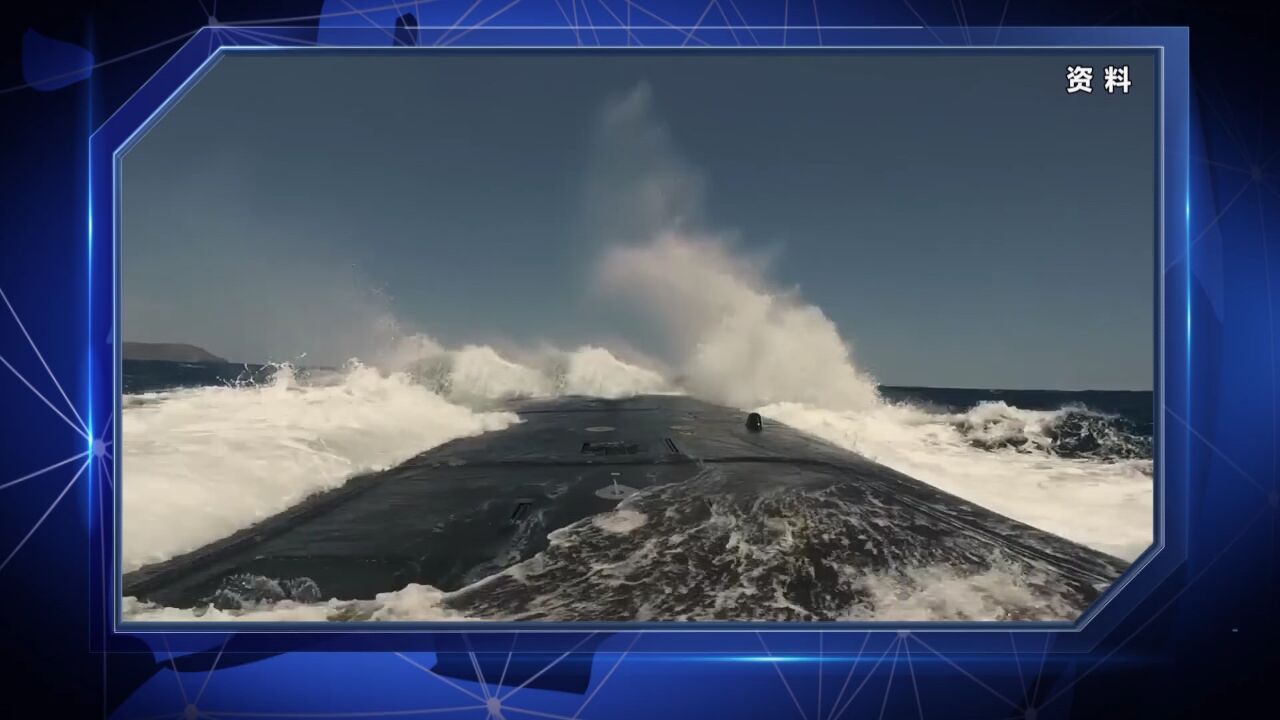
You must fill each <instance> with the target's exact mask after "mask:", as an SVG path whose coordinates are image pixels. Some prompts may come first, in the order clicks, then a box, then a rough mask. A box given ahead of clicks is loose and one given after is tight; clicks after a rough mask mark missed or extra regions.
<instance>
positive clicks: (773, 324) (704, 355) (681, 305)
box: [599, 232, 879, 410]
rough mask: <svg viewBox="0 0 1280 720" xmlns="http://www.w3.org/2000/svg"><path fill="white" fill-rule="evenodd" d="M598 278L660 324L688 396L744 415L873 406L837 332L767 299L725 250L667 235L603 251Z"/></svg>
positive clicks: (780, 298) (792, 306)
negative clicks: (794, 407) (792, 407)
mask: <svg viewBox="0 0 1280 720" xmlns="http://www.w3.org/2000/svg"><path fill="white" fill-rule="evenodd" d="M599 273H600V279H601V281H602V282H603V283H605V284H606V285H607V286H608V287H610V288H612V289H613V290H615V291H616V292H619V293H623V294H625V295H626V296H627V297H628V298H631V299H634V300H636V301H637V302H638V303H639V304H640V307H641V308H642V309H643V310H645V311H647V312H649V313H652V314H653V315H655V316H656V317H657V319H658V320H659V322H660V323H661V324H662V326H663V328H664V330H665V332H666V333H667V334H668V336H669V338H670V339H671V340H672V341H674V344H675V346H676V347H677V348H678V352H679V353H680V357H681V361H680V369H681V371H682V373H683V377H684V384H685V386H686V388H687V389H688V390H689V391H690V392H691V393H692V394H694V395H697V396H699V397H703V398H706V399H708V400H712V401H715V402H721V403H726V404H729V405H733V406H736V407H743V408H748V407H756V406H759V405H763V404H768V403H772V402H779V401H783V400H789V401H792V402H803V403H808V404H811V405H816V406H820V407H826V408H831V409H842V410H857V409H863V408H870V407H874V406H875V405H877V404H878V402H879V395H878V393H877V391H876V388H875V383H874V382H873V381H872V380H871V378H869V377H868V376H866V375H865V374H863V373H862V372H860V371H859V370H858V369H857V368H856V367H854V364H853V362H852V360H851V358H850V352H849V348H848V347H847V346H846V345H845V343H844V341H843V340H842V339H841V338H840V334H839V332H838V331H837V329H836V326H835V324H834V323H832V322H831V320H829V319H828V318H827V317H826V316H825V315H824V314H823V313H822V311H821V310H820V309H818V308H817V307H814V306H812V305H806V304H804V303H803V302H801V301H800V300H798V299H797V298H796V297H794V295H792V294H787V293H781V292H778V291H775V290H772V289H770V288H769V287H768V286H767V285H765V283H764V281H763V280H762V279H761V277H760V276H759V275H758V273H757V272H756V271H755V269H754V268H752V267H751V266H750V265H749V264H748V263H745V262H744V261H742V260H740V259H738V258H735V257H733V256H732V255H731V254H730V253H729V251H728V248H727V247H726V246H725V245H724V243H723V242H721V241H718V240H716V239H714V238H710V237H699V236H694V235H688V234H680V233H675V232H667V233H664V234H662V235H660V236H658V237H657V238H656V239H654V240H653V241H651V242H649V243H647V244H643V245H635V246H624V247H617V248H613V249H612V250H610V251H608V252H607V253H606V254H605V256H604V258H603V261H602V262H601V265H600V268H599Z"/></svg>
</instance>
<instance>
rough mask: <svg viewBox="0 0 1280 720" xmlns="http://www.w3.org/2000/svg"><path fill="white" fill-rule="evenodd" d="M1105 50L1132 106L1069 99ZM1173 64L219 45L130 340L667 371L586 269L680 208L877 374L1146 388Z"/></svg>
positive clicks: (183, 118) (126, 279) (154, 181)
mask: <svg viewBox="0 0 1280 720" xmlns="http://www.w3.org/2000/svg"><path fill="white" fill-rule="evenodd" d="M1082 61H1087V62H1088V63H1089V64H1092V65H1094V66H1097V67H1099V68H1101V67H1103V66H1105V65H1107V64H1111V63H1116V64H1119V63H1122V62H1123V63H1124V64H1129V65H1130V66H1131V78H1132V79H1133V81H1134V84H1133V88H1132V90H1131V92H1130V94H1128V95H1118V94H1117V95H1108V94H1107V93H1105V92H1102V91H1101V89H1100V88H1099V89H1096V90H1095V92H1094V93H1093V94H1092V95H1090V96H1081V95H1079V94H1076V95H1068V94H1067V93H1066V92H1065V90H1064V88H1065V81H1064V70H1065V66H1066V65H1068V64H1075V63H1077V62H1082ZM1151 73H1152V69H1151V66H1150V61H1149V60H1147V59H1144V58H1140V57H1130V58H1123V57H1118V56H1103V55H1098V56H1088V55H1044V54H1037V55H1029V56H1028V55H1023V56H1002V57H997V56H994V55H989V54H981V53H972V54H961V55H949V56H941V55H935V56H931V57H919V56H917V57H911V56H907V55H902V54H898V55H879V56H865V55H864V56H841V55H789V56H772V57H768V56H763V55H737V54H727V53H720V54H717V53H696V54H686V55H673V54H664V53H638V54H629V55H628V54H613V55H607V56H601V55H596V56H590V55H585V54H575V53H545V54H541V55H537V56H534V57H530V56H527V55H526V56H520V55H514V54H502V55H488V56H484V55H475V54H452V55H434V56H431V55H416V56H406V55H397V56H395V57H391V56H388V55H376V56H364V57H351V56H348V57H322V56H302V55H292V56H286V55H272V56H265V57H262V56H259V57H243V56H240V57H231V58H226V59H223V60H222V61H221V62H220V64H219V65H218V66H217V67H216V68H214V69H213V71H212V72H211V73H210V74H209V75H208V76H207V77H205V78H204V79H203V80H202V81H201V82H200V83H199V84H198V85H197V86H196V87H194V88H193V89H192V90H191V92H190V93H188V95H187V96H185V97H184V98H183V99H182V100H181V101H180V102H179V103H178V104H177V105H176V107H175V108H174V109H173V110H172V111H171V112H170V113H169V114H168V115H166V116H165V117H164V118H163V119H162V120H161V122H160V123H159V124H158V125H157V127H155V128H154V129H152V130H151V131H150V132H149V133H148V134H147V136H146V137H145V138H143V140H142V141H141V142H140V143H139V145H138V146H137V147H136V148H135V149H133V150H132V151H131V152H130V153H129V154H128V155H127V156H126V157H125V158H124V161H123V166H122V168H123V169H122V201H121V209H122V219H121V226H122V239H121V261H122V278H123V288H122V294H123V306H122V309H123V315H124V327H123V330H124V333H123V335H124V338H125V339H127V340H149V341H172V342H191V343H195V344H198V345H202V346H204V347H206V348H208V349H209V350H211V351H213V352H215V353H217V354H219V355H222V356H224V357H228V358H230V359H233V360H238V361H239V360H243V361H261V360H267V359H273V360H280V359H287V358H291V357H296V356H298V355H300V354H302V353H307V356H308V357H310V358H312V359H313V360H315V361H318V362H338V361H340V360H341V359H343V358H345V357H347V356H349V355H351V354H359V353H362V352H365V351H366V348H365V347H364V346H365V345H367V344H368V343H369V342H371V338H372V337H374V336H375V335H376V333H371V332H370V329H369V328H370V326H371V325H373V324H376V323H385V322H386V321H387V319H388V318H395V321H396V323H398V324H399V325H400V326H401V327H404V328H409V329H416V330H419V331H423V332H426V333H429V334H430V335H431V336H433V337H435V338H438V339H440V340H441V341H443V342H446V343H449V344H458V343H463V342H490V343H498V344H501V343H504V342H507V343H516V344H523V345H530V344H535V343H539V342H549V343H552V344H556V345H560V346H571V345H574V344H577V343H581V342H587V341H607V342H611V343H615V344H617V343H625V344H627V345H629V346H631V347H634V348H637V349H639V350H641V351H643V352H645V353H648V354H653V355H655V356H661V355H662V354H663V351H664V348H663V345H662V341H661V337H660V333H658V332H657V331H656V330H655V328H654V327H653V326H652V324H651V323H648V322H646V321H645V318H644V317H643V313H638V312H636V311H635V308H631V307H628V306H627V302H626V301H625V300H624V299H619V298H616V297H609V296H608V293H607V292H606V293H603V294H602V292H601V288H600V287H598V283H595V282H593V280H592V277H593V271H592V268H593V266H594V264H595V263H596V262H597V261H598V259H599V256H600V254H601V252H602V251H603V250H604V249H605V248H608V247H610V246H611V245H614V244H617V243H622V242H631V243H634V242H643V241H645V239H646V235H647V234H649V233H651V232H652V231H653V230H654V227H653V226H654V225H655V223H661V222H665V221H667V220H670V218H671V216H673V215H678V216H680V218H681V219H682V221H684V222H687V223H688V224H689V225H691V226H696V227H697V228H698V229H699V230H700V231H702V232H706V233H709V234H714V235H715V236H717V237H720V238H722V239H723V240H724V242H726V243H728V244H729V245H731V246H732V247H733V248H734V249H735V252H736V253H740V254H742V255H744V256H750V257H754V258H756V259H758V260H761V261H762V262H765V263H766V268H765V274H766V275H767V277H768V280H769V283H770V284H771V285H772V286H774V287H776V288H780V289H787V290H794V291H796V292H797V293H798V294H799V296H800V297H801V298H803V300H804V301H805V302H808V303H812V304H814V305H817V306H819V307H820V308H822V310H823V312H824V313H826V315H827V316H828V317H829V318H830V319H831V320H832V321H834V322H835V323H836V325H837V326H838V327H839V329H840V332H841V335H842V336H843V337H844V338H845V339H846V340H847V341H849V343H850V344H851V345H852V347H853V351H854V356H855V359H856V360H857V363H858V365H859V367H860V368H863V369H864V370H866V371H868V372H870V373H871V374H872V375H873V376H875V377H876V378H877V379H879V380H880V381H881V382H884V383H887V384H917V385H934V386H958V387H1004V388H1103V389H1108V388H1115V389H1149V388H1150V387H1151V376H1152V367H1151V366H1152V351H1153V338H1152V326H1153V315H1152V312H1153V310H1152V308H1153V293H1154V290H1153V287H1154V286H1153V275H1154V260H1153V248H1154V233H1155V226H1154V218H1155V208H1154V199H1153V198H1154V193H1155V187H1154V184H1153V183H1154V158H1155V148H1154V144H1155V135H1154V127H1155V126H1154V117H1153V107H1154V105H1153V103H1154V98H1153V94H1152V89H1151V86H1150V82H1151V78H1152V75H1151ZM1099 75H1100V72H1099ZM637 93H639V94H640V96H642V103H643V107H642V108H639V110H638V111H637V115H636V116H635V117H634V118H632V120H631V121H630V122H629V124H627V125H625V126H623V127H621V128H613V129H612V130H608V128H607V121H606V118H607V115H608V113H609V112H610V108H611V107H614V106H616V104H617V103H619V102H625V101H626V99H627V98H635V97H637ZM655 183H657V185H656V186H657V187H659V188H660V189H661V192H662V193H664V194H663V195H662V201H661V203H660V204H662V205H663V207H660V208H656V209H655V208H654V207H651V204H645V203H643V202H640V200H643V199H644V198H646V197H648V196H647V195H646V194H645V193H646V192H647V191H648V190H647V189H652V187H654V186H655V185H654V184H655ZM638 199H639V200H638Z"/></svg>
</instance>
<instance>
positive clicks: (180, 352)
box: [120, 342, 227, 363]
mask: <svg viewBox="0 0 1280 720" xmlns="http://www.w3.org/2000/svg"><path fill="white" fill-rule="evenodd" d="M120 352H121V356H122V358H123V359H125V360H164V361H167V362H210V363H225V362H227V360H226V359H225V358H221V357H218V356H217V355H214V354H213V353H211V352H209V351H208V350H205V349H204V348H202V347H197V346H195V345H188V344H186V343H147V342H126V343H124V344H123V345H122V346H121V349H120Z"/></svg>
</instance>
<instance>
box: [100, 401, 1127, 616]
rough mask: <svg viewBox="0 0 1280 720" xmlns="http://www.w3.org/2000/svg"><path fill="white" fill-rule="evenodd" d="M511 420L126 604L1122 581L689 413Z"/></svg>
mask: <svg viewBox="0 0 1280 720" xmlns="http://www.w3.org/2000/svg"><path fill="white" fill-rule="evenodd" d="M514 409H515V410H516V411H517V412H518V413H519V414H520V416H521V418H522V420H523V422H521V423H520V424H517V425H514V426H512V427H510V428H508V429H506V430H503V431H501V432H496V433H490V434H486V435H482V436H479V437H474V438H466V439H461V440H456V441H453V442H450V443H447V444H445V445H442V446H440V447H438V448H436V449H434V450H431V451H429V452H425V453H423V454H421V455H419V456H417V457H415V458H413V459H411V460H409V461H408V462H405V463H404V464H402V465H400V466H398V467H396V468H394V469H391V470H388V471H386V472H382V473H377V474H372V475H366V476H361V477H358V478H354V479H352V480H351V481H349V482H348V483H347V484H346V485H345V486H344V487H342V488H340V489H338V490H335V491H331V492H328V493H325V494H322V495H318V496H315V497H312V498H311V499H309V500H308V501H306V502H304V503H302V504H300V505H298V506H296V507H294V508H292V509H290V510H288V511H286V512H284V513H281V514H280V515H277V516H275V517H274V518H271V519H268V520H266V521H263V522H262V523H260V524H258V525H257V526H255V527H253V528H250V529H248V530H246V531H243V532H241V533H237V534H236V535H234V536H232V537H230V538H227V539H226V540H223V541H219V542H217V543H214V544H212V545H209V546H207V547H205V548H202V549H200V550H197V551H195V552H193V553H189V554H187V555H184V556H181V557H177V558H174V559H172V560H170V561H167V562H165V563H160V564H157V565H152V566H149V567H146V568H142V569H140V570H138V571H136V572H133V573H130V574H128V575H126V576H125V577H124V594H125V595H126V596H134V597H137V598H139V599H140V600H143V601H147V602H153V603H157V604H160V605H164V606H169V607H199V606H204V605H208V604H213V605H215V606H217V607H222V608H231V609H234V608H237V607H250V606H256V607H261V606H262V605H263V604H265V603H270V602H273V601H278V600H280V599H282V598H290V599H293V600H295V601H300V602H312V601H317V600H320V599H322V598H323V599H328V598H340V599H347V600H369V599H372V598H374V596H375V595H376V594H378V593H385V592H390V591H396V590H400V589H402V588H404V587H406V586H407V585H409V584H411V583H416V584H421V585H430V586H433V587H435V588H438V589H440V590H444V591H446V594H445V596H444V599H443V607H444V609H446V610H448V611H449V612H454V613H457V614H458V615H459V616H460V617H469V618H484V619H517V620H679V619H690V620H839V619H848V620H948V619H949V620H967V619H998V620H1018V619H1053V620H1064V619H1073V618H1075V617H1077V616H1078V615H1079V614H1080V613H1081V612H1082V611H1083V610H1084V609H1085V608H1086V607H1087V606H1088V605H1090V604H1091V603H1092V602H1093V601H1094V600H1095V599H1096V598H1097V597H1098V595H1099V594H1100V593H1101V592H1102V591H1103V590H1105V589H1106V587H1107V586H1108V585H1110V584H1111V582H1113V581H1114V580H1115V579H1116V578H1117V577H1118V576H1119V575H1120V573H1121V572H1123V570H1124V569H1125V567H1126V563H1125V562H1123V561H1121V560H1118V559H1116V558H1113V557H1110V556H1108V555H1105V554H1102V553H1099V552H1096V551H1094V550H1091V549H1088V548H1085V547H1082V546H1080V545H1077V544H1075V543H1072V542H1069V541H1067V540H1064V539H1062V538H1060V537H1057V536H1054V535H1051V534H1048V533H1045V532H1042V531H1040V530H1037V529H1035V528H1032V527H1029V526H1027V525H1024V524H1022V523H1019V522H1016V521H1014V520H1011V519H1009V518H1006V517H1004V516H1001V515H998V514H996V513H993V512H990V511H988V510H985V509H983V508H981V507H978V506H976V505H974V504H972V503H969V502H966V501H964V500H961V499H959V498H957V497H955V496H953V495H949V494H947V493H944V492H942V491H940V490H938V489H936V488H934V487H932V486H930V485H927V484H925V483H922V482H919V481H917V480H915V479H913V478H910V477H907V476H905V475H903V474H901V473H898V472H896V471H894V470H891V469H889V468H886V467H884V466H882V465H878V464H876V463H873V462H871V461H869V460H867V459H865V458H862V457H860V456H858V455H855V454H853V453H849V452H847V451H844V450H842V449H840V448H837V447H834V446H832V445H829V444H827V443H824V442H822V441H820V440H817V439H815V438H813V437H811V436H808V435H805V434H803V433H801V432H799V431H796V430H792V429H790V428H788V427H785V426H783V425H781V424H779V423H773V422H770V421H769V419H768V418H767V417H766V418H765V419H764V429H763V431H762V432H756V433H753V432H749V431H748V429H747V427H746V424H745V420H746V414H745V413H742V412H739V411H735V410H730V409H727V408H723V407H718V406H714V405H709V404H707V403H703V402H700V401H697V400H694V399H691V398H687V397H680V396H645V397H637V398H630V399H626V400H597V399H587V398H562V399H557V400H548V401H540V402H533V401H530V402H526V403H521V404H519V405H517V406H516V407H515V408H514ZM619 498H621V499H619ZM350 617H359V614H358V613H356V614H355V615H350Z"/></svg>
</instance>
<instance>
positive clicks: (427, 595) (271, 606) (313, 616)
mask: <svg viewBox="0 0 1280 720" xmlns="http://www.w3.org/2000/svg"><path fill="white" fill-rule="evenodd" d="M446 596H447V594H446V593H445V592H443V591H441V590H438V589H436V588H434V587H432V586H430V585H418V584H413V583H411V584H409V585H407V586H406V587H404V588H401V589H400V590H396V591H393V592H385V593H378V594H377V595H375V596H374V598H373V599H372V600H339V599H336V598H332V599H330V600H327V601H325V602H318V603H299V602H293V601H291V600H282V601H280V602H276V603H263V604H262V605H260V606H256V607H250V608H246V609H239V610H220V609H218V608H215V607H212V606H208V605H205V606H200V607H195V608H171V607H164V606H162V605H157V604H154V603H146V602H140V601H139V600H138V599H137V598H134V597H125V598H124V599H123V601H122V604H121V617H122V618H123V619H124V620H125V622H324V621H338V620H374V621H416V622H424V621H435V620H475V619H480V618H470V617H467V616H466V615H465V614H463V613H460V612H456V611H453V610H450V609H448V608H446V607H445V605H444V600H445V598H446Z"/></svg>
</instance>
